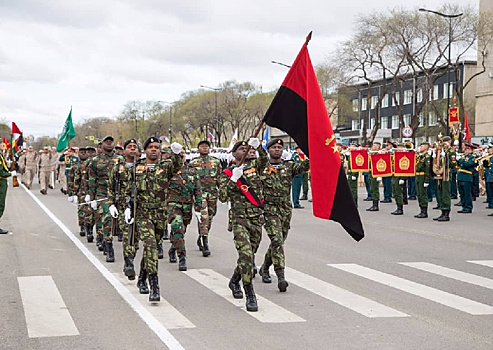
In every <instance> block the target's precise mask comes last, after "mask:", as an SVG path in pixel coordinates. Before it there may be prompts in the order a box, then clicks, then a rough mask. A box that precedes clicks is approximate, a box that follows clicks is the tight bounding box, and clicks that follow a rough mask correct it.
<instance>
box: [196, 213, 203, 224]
mask: <svg viewBox="0 0 493 350" xmlns="http://www.w3.org/2000/svg"><path fill="white" fill-rule="evenodd" d="M194 214H195V217H196V218H197V221H198V222H199V224H200V223H202V215H200V213H199V212H197V211H195V212H194Z"/></svg>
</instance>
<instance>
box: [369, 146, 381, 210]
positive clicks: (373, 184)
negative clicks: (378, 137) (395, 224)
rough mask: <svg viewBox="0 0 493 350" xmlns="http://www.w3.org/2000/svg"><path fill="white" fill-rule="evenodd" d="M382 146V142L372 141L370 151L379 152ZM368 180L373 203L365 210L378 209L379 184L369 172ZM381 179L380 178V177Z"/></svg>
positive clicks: (376, 178)
mask: <svg viewBox="0 0 493 350" xmlns="http://www.w3.org/2000/svg"><path fill="white" fill-rule="evenodd" d="M381 147H382V144H381V143H380V142H376V141H375V142H373V144H372V146H371V151H372V152H379V151H380V148H381ZM368 177H369V180H370V191H371V200H372V202H373V205H372V206H371V207H370V208H368V209H366V211H378V202H379V201H380V189H379V184H378V179H379V178H378V176H377V177H374V176H373V174H372V173H371V172H370V174H369V176H368ZM380 179H381V178H380Z"/></svg>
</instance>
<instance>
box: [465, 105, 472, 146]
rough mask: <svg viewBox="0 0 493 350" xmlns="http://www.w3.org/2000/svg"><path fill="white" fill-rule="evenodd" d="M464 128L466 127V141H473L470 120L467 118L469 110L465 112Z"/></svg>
mask: <svg viewBox="0 0 493 350" xmlns="http://www.w3.org/2000/svg"><path fill="white" fill-rule="evenodd" d="M464 129H466V141H467V142H470V141H471V129H469V120H468V119H467V112H465V113H464Z"/></svg>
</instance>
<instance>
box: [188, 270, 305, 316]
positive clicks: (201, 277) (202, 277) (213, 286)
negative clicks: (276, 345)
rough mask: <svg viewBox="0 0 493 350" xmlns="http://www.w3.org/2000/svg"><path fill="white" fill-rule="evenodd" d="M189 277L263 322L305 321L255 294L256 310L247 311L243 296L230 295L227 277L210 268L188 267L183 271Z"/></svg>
mask: <svg viewBox="0 0 493 350" xmlns="http://www.w3.org/2000/svg"><path fill="white" fill-rule="evenodd" d="M185 274H187V275H188V276H189V277H190V278H192V279H194V280H195V281H197V282H198V283H200V284H202V285H203V286H205V287H206V288H208V289H210V290H211V291H213V292H214V293H216V294H217V295H219V296H220V297H222V298H224V299H226V300H227V301H229V302H230V303H231V304H233V305H235V306H237V307H239V308H241V309H242V310H243V311H245V312H246V313H247V314H248V315H250V316H252V317H255V318H256V319H257V320H259V321H260V322H263V323H289V322H305V320H304V319H302V318H301V317H299V316H297V315H295V314H293V313H292V312H290V311H288V310H286V309H284V308H282V307H280V306H279V305H277V304H274V303H273V302H271V301H269V300H267V299H265V298H263V297H261V296H260V295H258V294H257V295H256V296H257V301H258V311H257V312H248V311H246V307H245V297H243V299H235V298H233V296H232V295H231V290H230V289H229V287H228V283H229V278H226V277H224V276H223V275H221V274H219V273H217V272H215V271H213V270H211V269H189V270H188V271H187V272H185Z"/></svg>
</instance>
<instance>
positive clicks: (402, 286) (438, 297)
mask: <svg viewBox="0 0 493 350" xmlns="http://www.w3.org/2000/svg"><path fill="white" fill-rule="evenodd" d="M327 265H328V266H330V267H334V268H336V269H339V270H342V271H346V272H349V273H352V274H355V275H357V276H360V277H363V278H367V279H369V280H372V281H375V282H378V283H381V284H384V285H387V286H390V287H393V288H396V289H398V290H401V291H404V292H407V293H410V294H413V295H416V296H419V297H422V298H425V299H428V300H432V301H434V302H437V303H439V304H442V305H445V306H448V307H451V308H454V309H457V310H461V311H464V312H466V313H468V314H471V315H492V314H493V307H491V306H489V305H485V304H481V303H478V302H476V301H473V300H469V299H466V298H463V297H460V296H457V295H454V294H451V293H447V292H444V291H442V290H439V289H435V288H432V287H428V286H425V285H422V284H419V283H416V282H412V281H408V280H406V279H404V278H400V277H397V276H393V275H390V274H388V273H384V272H380V271H376V270H373V269H370V268H367V267H364V266H361V265H357V264H327Z"/></svg>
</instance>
